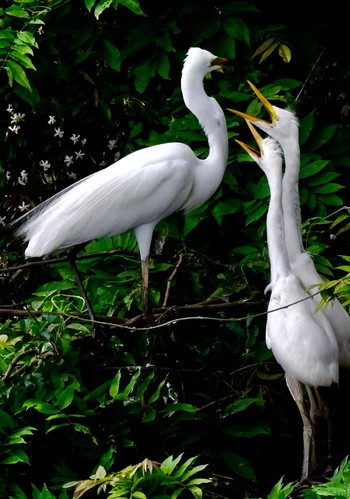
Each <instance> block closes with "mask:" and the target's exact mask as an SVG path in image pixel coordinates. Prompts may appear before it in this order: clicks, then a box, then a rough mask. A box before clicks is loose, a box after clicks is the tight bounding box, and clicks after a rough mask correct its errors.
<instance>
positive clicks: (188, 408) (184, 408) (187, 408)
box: [160, 403, 198, 412]
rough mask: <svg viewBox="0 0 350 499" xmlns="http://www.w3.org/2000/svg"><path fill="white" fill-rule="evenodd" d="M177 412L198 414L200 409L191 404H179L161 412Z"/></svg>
mask: <svg viewBox="0 0 350 499" xmlns="http://www.w3.org/2000/svg"><path fill="white" fill-rule="evenodd" d="M177 411H185V412H197V411H198V409H197V407H195V406H194V405H191V404H184V403H178V404H173V405H169V406H168V407H165V408H164V409H162V410H161V411H160V412H177Z"/></svg>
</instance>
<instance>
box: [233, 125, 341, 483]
mask: <svg viewBox="0 0 350 499" xmlns="http://www.w3.org/2000/svg"><path fill="white" fill-rule="evenodd" d="M248 125H249V127H250V128H251V130H252V133H253V135H254V137H255V140H256V142H257V144H258V146H259V151H260V152H259V151H255V150H254V149H253V148H251V147H249V146H247V145H246V144H244V143H242V142H240V141H237V142H238V143H239V144H240V145H241V146H242V147H243V149H244V150H245V151H247V152H248V154H249V155H250V156H251V157H252V158H253V160H254V161H255V162H256V163H257V164H258V165H259V167H260V168H261V169H262V170H263V172H264V173H265V175H266V177H267V181H268V184H269V188H270V201H269V208H268V213H267V218H266V231H267V244H268V252H269V260H270V272H271V276H270V277H271V279H270V284H269V286H268V287H269V290H270V292H271V295H270V300H269V305H268V315H267V323H266V345H267V347H268V348H269V349H271V350H272V352H273V354H274V357H275V358H276V360H277V362H278V363H279V364H280V365H281V366H282V368H283V369H284V371H285V376H286V383H287V386H288V389H289V391H290V393H291V395H292V397H293V399H294V401H295V403H296V404H297V407H298V410H299V412H300V415H301V418H302V422H303V466H302V473H301V479H300V482H301V483H302V482H304V481H306V480H307V479H308V476H309V468H310V463H311V464H312V465H314V463H313V462H312V460H313V456H314V437H313V425H312V422H313V419H314V414H313V413H312V412H313V411H315V410H316V409H317V403H318V401H319V396H320V394H319V393H318V388H319V387H321V386H331V385H332V384H333V383H336V384H337V383H338V381H339V363H338V355H339V352H338V343H337V341H336V338H335V336H334V333H333V329H332V327H331V325H330V323H329V321H328V319H327V318H326V316H325V315H324V313H323V311H322V310H320V311H316V310H315V303H314V301H313V300H312V299H311V298H310V295H309V293H308V292H307V291H306V290H305V288H304V286H303V285H302V283H301V281H300V279H299V277H298V276H297V275H296V274H295V273H294V272H293V270H292V269H291V266H290V263H289V258H288V252H287V248H286V240H285V236H284V220H283V208H282V151H281V149H280V146H279V144H278V142H277V141H276V140H274V139H272V138H271V137H267V138H265V139H262V137H261V136H260V135H259V133H258V132H257V131H256V130H255V129H254V127H253V125H251V124H250V123H249V122H248ZM302 385H305V388H306V391H307V394H308V396H309V400H310V408H308V407H307V405H306V404H305V401H304V397H303V390H302ZM313 392H315V394H314V393H313ZM315 396H316V398H315Z"/></svg>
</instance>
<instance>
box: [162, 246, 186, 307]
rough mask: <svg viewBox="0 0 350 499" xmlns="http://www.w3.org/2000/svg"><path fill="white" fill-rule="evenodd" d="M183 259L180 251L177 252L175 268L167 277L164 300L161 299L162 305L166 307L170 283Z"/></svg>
mask: <svg viewBox="0 0 350 499" xmlns="http://www.w3.org/2000/svg"><path fill="white" fill-rule="evenodd" d="M183 259H184V255H183V254H182V253H180V254H179V259H178V262H177V264H176V265H175V268H174V270H173V272H172V273H171V275H170V276H169V278H168V282H167V286H166V291H165V296H164V301H163V307H167V306H168V301H169V297H170V288H171V283H172V281H173V280H174V279H175V277H176V274H177V273H178V271H179V269H180V267H181V265H182V262H183Z"/></svg>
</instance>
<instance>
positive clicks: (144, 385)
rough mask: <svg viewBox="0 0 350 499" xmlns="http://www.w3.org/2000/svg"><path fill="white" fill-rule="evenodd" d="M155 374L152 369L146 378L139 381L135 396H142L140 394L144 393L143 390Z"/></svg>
mask: <svg viewBox="0 0 350 499" xmlns="http://www.w3.org/2000/svg"><path fill="white" fill-rule="evenodd" d="M154 376H155V372H154V371H152V372H151V374H149V375H148V376H147V377H146V379H145V380H144V381H143V382H142V383H141V385H139V386H138V388H137V393H136V396H137V398H140V397H142V395H144V394H145V391H146V390H147V388H148V386H149V384H150V382H151V381H152V379H153V378H154Z"/></svg>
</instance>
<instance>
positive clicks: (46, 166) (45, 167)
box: [39, 159, 51, 172]
mask: <svg viewBox="0 0 350 499" xmlns="http://www.w3.org/2000/svg"><path fill="white" fill-rule="evenodd" d="M39 165H40V166H41V167H42V168H43V170H44V172H46V171H47V170H49V168H51V164H50V163H49V162H48V160H47V159H45V161H44V160H43V159H41V160H40V161H39Z"/></svg>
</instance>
